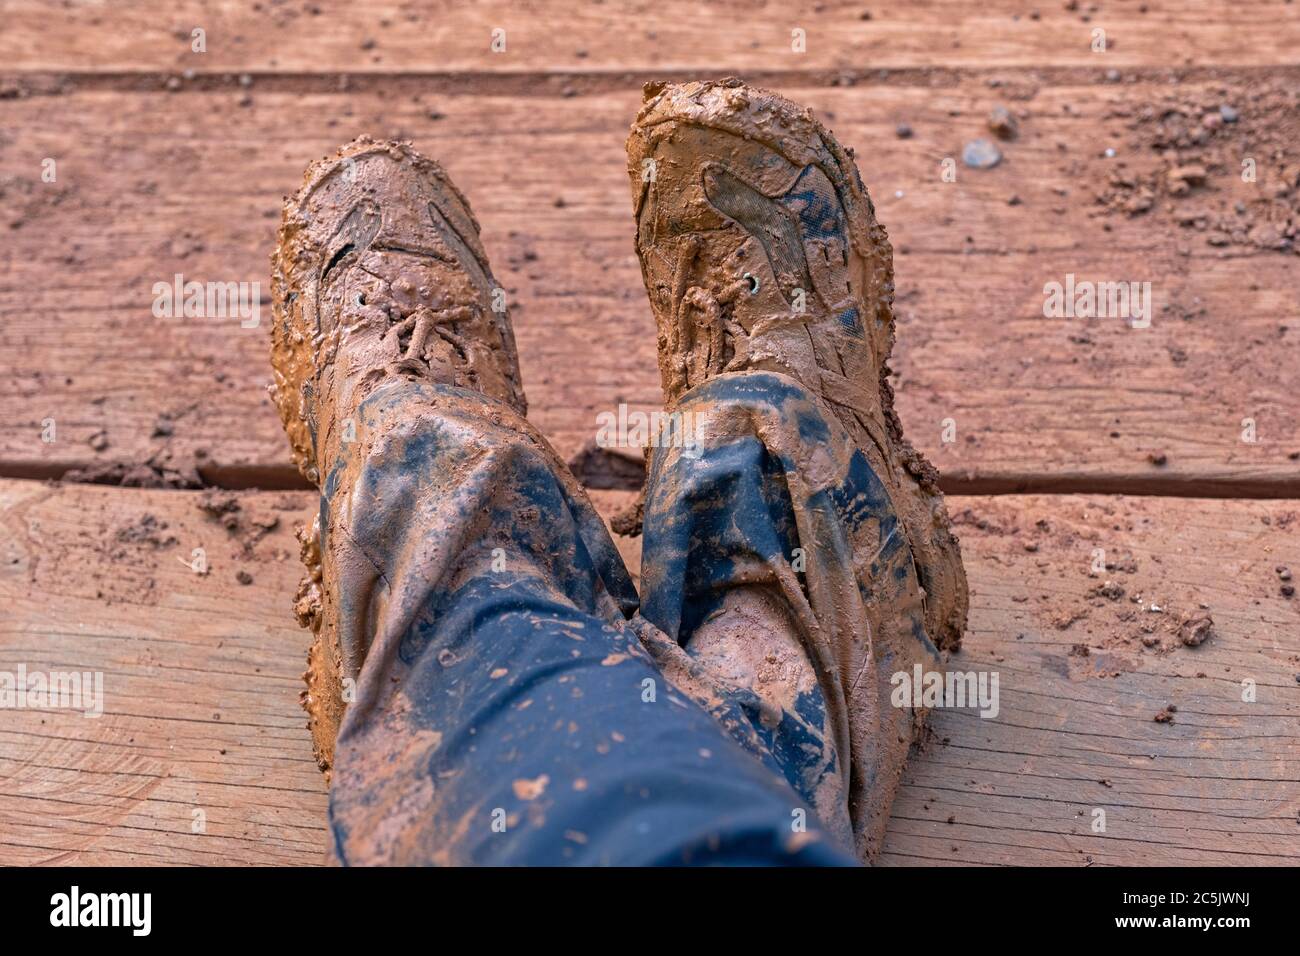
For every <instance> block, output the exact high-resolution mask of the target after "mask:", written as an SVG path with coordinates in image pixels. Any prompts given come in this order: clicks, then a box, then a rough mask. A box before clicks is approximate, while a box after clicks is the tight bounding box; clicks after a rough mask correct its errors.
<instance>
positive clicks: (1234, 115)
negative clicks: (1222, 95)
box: [1219, 103, 1241, 123]
mask: <svg viewBox="0 0 1300 956" xmlns="http://www.w3.org/2000/svg"><path fill="white" fill-rule="evenodd" d="M1219 116H1220V117H1222V118H1223V121H1224V122H1225V123H1235V122H1237V120H1238V119H1240V118H1241V114H1240V113H1238V112H1237V111H1236V110H1235V109H1233V108H1232V107H1231V106H1229V105H1228V104H1226V103H1225V104H1223V105H1222V106H1220V107H1219Z"/></svg>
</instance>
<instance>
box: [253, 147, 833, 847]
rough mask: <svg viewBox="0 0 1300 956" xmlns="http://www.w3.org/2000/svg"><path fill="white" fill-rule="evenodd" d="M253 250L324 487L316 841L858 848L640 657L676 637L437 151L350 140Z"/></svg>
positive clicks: (301, 428) (314, 476)
mask: <svg viewBox="0 0 1300 956" xmlns="http://www.w3.org/2000/svg"><path fill="white" fill-rule="evenodd" d="M273 261H274V266H275V298H274V302H275V328H274V351H273V355H272V358H273V364H274V366H275V397H276V401H277V404H278V405H279V408H280V412H281V415H282V416H283V418H284V422H285V426H286V429H287V431H288V433H289V436H290V440H291V443H292V445H293V449H294V454H295V456H296V459H297V461H298V463H299V465H300V467H301V468H302V470H303V473H304V474H306V475H307V476H308V477H309V478H310V479H311V480H312V481H313V482H314V483H316V485H317V486H318V487H319V488H320V492H321V495H320V513H319V519H318V522H317V531H316V535H315V536H314V537H313V536H309V537H308V539H307V541H306V542H305V548H304V550H305V554H306V557H307V558H308V563H309V572H310V573H309V576H308V579H307V581H306V583H305V585H304V588H303V593H302V595H301V597H300V601H299V611H300V614H301V616H302V617H303V618H304V619H305V620H306V621H307V622H308V623H310V624H311V625H312V626H313V627H314V628H315V629H316V634H317V637H316V642H315V645H314V647H313V650H312V654H311V658H310V666H309V670H308V675H307V679H308V692H307V695H306V700H305V704H306V706H307V709H308V711H309V713H310V714H311V727H312V734H313V738H314V742H315V745H316V748H317V752H318V755H319V757H320V760H321V763H322V765H323V766H324V767H326V768H329V769H330V771H331V782H330V794H329V823H330V833H331V836H332V853H333V856H334V858H335V859H336V860H338V861H339V862H342V863H347V864H356V863H361V864H381V863H391V864H407V865H414V864H451V865H460V864H474V863H484V864H495V865H522V864H547V865H555V864H560V863H577V864H623V865H638V864H655V863H674V864H680V863H697V862H704V863H707V862H729V863H741V862H743V863H756V864H757V863H766V864H778V865H789V864H808V865H814V864H831V865H842V864H845V863H850V862H852V858H851V857H849V856H847V855H846V854H845V853H844V852H843V851H842V850H840V849H839V848H838V847H837V846H836V842H835V841H834V840H831V839H828V838H827V834H826V833H825V832H824V831H823V830H822V829H821V828H820V827H819V826H818V825H817V821H816V820H815V819H812V820H807V821H806V825H805V824H804V823H803V822H802V821H799V825H798V827H797V828H795V827H792V824H791V821H792V819H795V818H796V817H797V816H798V815H799V814H801V813H805V812H806V811H804V810H803V809H802V808H803V807H804V806H805V805H806V802H807V801H806V800H805V799H804V798H803V796H802V795H801V794H799V793H796V792H795V791H793V790H791V788H790V787H789V786H788V785H787V783H786V782H785V780H783V779H782V775H781V773H779V772H774V768H777V767H779V764H780V759H779V755H777V754H773V753H772V752H769V751H767V750H765V749H764V748H763V747H761V746H758V747H755V746H753V744H754V743H755V742H754V741H753V740H752V739H750V738H745V737H743V736H742V737H741V739H740V740H737V739H736V735H732V736H728V734H727V733H726V732H725V731H724V729H723V728H722V727H720V726H719V724H718V722H717V719H716V716H715V715H711V714H710V713H708V712H706V710H705V709H702V708H700V707H698V706H696V705H695V704H694V703H693V702H692V701H691V700H690V699H689V696H688V695H687V694H685V693H683V692H682V691H681V690H679V689H678V688H677V687H676V686H675V685H674V684H673V683H672V679H671V677H670V676H669V675H668V673H667V672H665V671H664V670H662V669H661V668H660V667H659V665H658V664H657V663H656V661H655V660H654V658H653V657H652V655H651V654H649V653H647V651H646V649H645V646H644V645H645V643H649V644H650V645H662V644H665V643H670V642H668V641H667V639H666V638H664V637H663V636H662V635H659V634H657V632H655V631H654V629H653V628H652V627H651V626H650V625H648V624H646V623H645V622H644V621H643V620H642V619H641V618H640V617H639V616H637V613H636V610H637V596H636V591H635V588H634V587H633V584H632V579H631V577H630V575H629V574H628V573H627V570H626V568H625V567H624V566H623V563H622V560H621V558H620V557H619V554H618V549H617V548H616V547H615V546H614V544H613V541H612V540H611V539H610V536H609V533H608V531H607V530H606V529H605V526H604V524H603V522H602V521H601V519H600V516H599V515H598V514H597V513H596V511H595V509H594V508H593V507H592V505H591V502H590V500H589V499H588V498H587V495H586V494H585V492H584V491H583V489H582V488H581V486H580V485H579V484H578V482H577V481H576V480H575V479H574V477H573V475H572V473H571V472H570V471H569V469H568V468H567V467H566V466H565V465H564V463H563V461H562V460H561V459H560V458H559V456H557V455H556V453H555V451H554V450H553V449H552V448H551V447H550V445H549V444H548V443H547V442H546V440H545V439H544V438H543V437H542V436H541V435H539V434H538V433H537V432H536V430H535V429H533V428H532V426H530V425H529V423H528V422H527V421H526V420H525V419H524V417H523V411H524V400H523V393H522V390H521V389H520V387H519V376H518V371H517V366H516V361H515V351H514V343H513V341H512V336H511V332H510V326H509V324H508V323H507V321H506V318H505V315H504V313H502V312H497V311H495V310H494V309H493V306H494V305H495V304H497V300H496V299H495V298H494V287H495V283H494V282H493V281H492V279H491V277H490V273H489V271H488V267H487V261H486V258H485V257H484V256H483V252H482V250H481V248H480V246H479V241H478V230H477V226H476V225H475V223H474V220H473V219H472V218H471V216H470V214H469V209H468V206H467V205H466V204H465V202H464V200H463V199H462V198H461V197H460V195H459V194H458V193H457V192H456V191H455V189H454V188H453V187H452V186H451V184H450V183H449V182H448V181H447V179H446V177H445V176H444V175H443V174H442V173H441V171H440V170H439V169H438V167H437V166H435V165H434V164H433V163H430V162H428V161H426V160H423V159H421V158H420V157H419V156H418V155H417V154H416V153H414V152H413V151H412V150H411V149H410V148H409V147H406V146H401V145H397V144H376V143H371V142H368V141H359V142H357V143H354V144H352V145H350V146H348V147H345V148H344V149H343V150H342V151H341V152H340V153H339V155H338V156H337V157H335V158H333V159H330V160H326V161H324V162H322V163H318V164H316V165H314V166H313V167H312V168H311V169H310V170H309V171H308V174H307V181H306V184H305V185H304V186H303V188H302V190H301V191H300V192H299V193H298V195H297V196H295V197H294V198H293V199H291V200H289V201H288V202H287V203H286V205H285V219H284V226H283V229H282V231H281V235H280V247H279V249H278V250H277V252H276V255H275V257H274V260H273ZM674 653H676V654H677V655H679V656H681V651H680V648H678V647H677V646H676V645H673V646H672V647H671V648H670V649H668V656H670V657H671V656H672V654H674ZM673 663H674V664H678V663H685V665H686V667H687V668H689V665H690V662H689V661H687V662H682V661H675V662H673ZM345 705H346V706H345Z"/></svg>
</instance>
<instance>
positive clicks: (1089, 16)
mask: <svg viewBox="0 0 1300 956" xmlns="http://www.w3.org/2000/svg"><path fill="white" fill-rule="evenodd" d="M5 19H6V23H5V32H4V33H3V34H0V62H3V63H4V64H5V65H6V67H7V68H9V69H12V70H24V71H32V70H51V71H78V72H83V73H86V72H110V71H132V72H135V71H167V72H175V73H180V72H181V71H184V70H187V69H191V70H195V71H199V72H219V71H293V72H302V73H316V72H328V71H343V72H349V73H364V72H370V73H388V72H394V71H411V70H418V71H437V72H451V71H476V72H526V71H535V72H543V71H548V72H554V71H570V72H574V73H590V72H595V71H601V70H617V71H629V70H655V71H670V70H706V71H708V72H709V73H716V72H718V70H719V69H722V70H724V71H725V70H753V69H761V70H778V69H781V70H790V69H795V70H798V69H817V70H823V69H832V70H864V69H865V70H878V69H881V68H890V69H898V68H920V69H928V68H930V67H932V66H934V65H945V66H975V67H989V66H998V67H1007V66H1021V67H1023V66H1054V67H1061V66H1076V67H1084V66H1087V67H1095V66H1097V65H1098V63H1100V62H1101V61H1102V59H1103V58H1102V57H1100V56H1099V55H1098V54H1096V53H1094V52H1093V48H1092V41H1093V30H1094V29H1097V28H1102V29H1104V30H1105V31H1106V34H1107V39H1108V41H1109V42H1108V49H1107V52H1106V54H1105V56H1104V61H1105V65H1106V66H1107V67H1109V66H1112V65H1113V66H1136V65H1147V64H1154V65H1158V66H1168V65H1176V64H1182V63H1194V64H1197V65H1207V66H1218V65H1230V64H1250V65H1255V64H1259V63H1274V64H1282V63H1290V64H1295V63H1298V62H1300V17H1298V15H1297V11H1296V10H1295V8H1294V7H1293V6H1291V5H1289V4H1287V3H1285V2H1283V0H1242V2H1240V3H1234V4H1232V5H1231V6H1226V5H1224V4H1222V3H1216V2H1213V0H1182V2H1170V0H1153V2H1139V0H1111V2H1108V3H1107V4H1106V5H1105V7H1104V9H1103V8H1101V5H1099V4H1089V3H1080V4H1073V3H1071V4H1062V3H1059V2H1058V3H1044V4H1039V5H1037V6H1035V5H1033V4H1025V3H1020V2H1017V0H988V2H983V3H979V4H974V3H966V4H961V5H955V4H952V3H945V2H941V0H919V2H911V3H870V4H865V3H858V2H844V0H837V2H829V3H818V4H815V5H812V6H811V8H808V7H804V8H802V9H798V10H796V9H790V8H787V7H785V6H783V5H780V4H767V3H759V4H752V3H747V2H743V0H726V2H722V3H709V4H701V3H696V2H693V0H655V2H653V3H651V2H646V0H635V2H610V3H592V4H581V5H578V4H572V3H563V2H559V0H549V2H537V3H530V4H527V5H521V4H511V3H505V2H501V0H492V2H472V3H464V2H449V0H443V2H437V3H426V4H411V3H402V2H395V0H387V2H367V3H364V4H361V3H350V2H347V0H313V2H312V3H308V4H301V5H300V4H290V3H277V2H270V3H264V4H235V3H221V4H213V3H210V2H201V0H181V2H177V3H170V4H167V5H166V7H165V8H162V7H160V5H159V4H157V3H148V2H138V0H135V2H130V0H121V2H119V0H114V2H113V3H112V5H111V6H110V5H109V4H108V3H107V2H106V0H80V2H77V3H70V4H67V5H65V6H64V7H62V8H60V9H58V10H51V9H50V8H49V6H48V5H47V4H42V3H40V2H39V0H9V2H8V3H7V4H6V5H5ZM196 27H199V28H202V29H203V30H205V31H206V36H205V47H206V49H205V52H203V53H201V54H199V53H195V52H193V51H192V31H193V30H194V29H195V28H196ZM497 28H501V29H504V30H505V41H506V42H505V48H504V50H503V51H501V52H493V48H492V39H493V34H492V31H493V30H494V29H497ZM795 29H801V30H803V31H804V33H805V43H804V45H803V49H804V52H802V53H796V52H794V47H793V35H792V31H793V30H795Z"/></svg>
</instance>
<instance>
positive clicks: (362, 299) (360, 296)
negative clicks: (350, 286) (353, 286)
mask: <svg viewBox="0 0 1300 956" xmlns="http://www.w3.org/2000/svg"><path fill="white" fill-rule="evenodd" d="M353 302H354V303H355V304H356V305H365V304H366V294H365V293H364V292H358V293H357V297H356V298H355V299H354V300H353Z"/></svg>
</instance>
